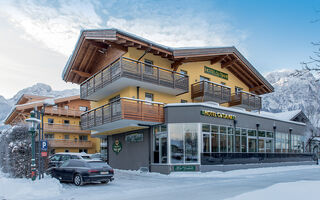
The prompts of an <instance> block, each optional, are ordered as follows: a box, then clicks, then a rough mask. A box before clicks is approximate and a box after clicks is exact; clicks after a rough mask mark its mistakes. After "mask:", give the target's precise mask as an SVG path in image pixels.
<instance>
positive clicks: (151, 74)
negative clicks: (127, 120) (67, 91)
mask: <svg viewBox="0 0 320 200" xmlns="http://www.w3.org/2000/svg"><path fill="white" fill-rule="evenodd" d="M129 86H140V87H143V88H145V89H150V90H153V91H158V92H164V93H167V94H171V95H178V94H182V93H186V92H188V91H189V77H188V75H185V74H181V73H179V72H176V71H171V70H168V69H165V68H161V67H158V66H155V65H151V64H147V63H144V62H140V61H137V60H133V59H130V58H125V57H120V58H119V59H117V60H115V61H114V62H113V63H112V64H110V65H108V66H106V67H105V68H104V69H103V70H101V71H99V72H98V73H96V74H94V75H93V76H91V77H90V78H88V79H87V80H86V81H84V82H83V83H81V85H80V97H81V99H87V100H95V101H98V100H101V99H102V98H104V97H106V96H108V95H111V94H113V93H115V92H117V91H120V90H121V89H123V88H125V87H129Z"/></svg>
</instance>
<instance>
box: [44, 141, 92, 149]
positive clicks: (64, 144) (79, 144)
mask: <svg viewBox="0 0 320 200" xmlns="http://www.w3.org/2000/svg"><path fill="white" fill-rule="evenodd" d="M48 141H49V147H51V148H56V147H66V148H72V147H73V148H91V147H92V142H91V141H83V140H77V141H75V140H60V139H51V140H48Z"/></svg>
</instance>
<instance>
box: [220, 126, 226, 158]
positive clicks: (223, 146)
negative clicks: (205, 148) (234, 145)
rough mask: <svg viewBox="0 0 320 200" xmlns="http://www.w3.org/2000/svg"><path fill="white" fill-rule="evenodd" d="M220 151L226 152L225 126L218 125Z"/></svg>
mask: <svg viewBox="0 0 320 200" xmlns="http://www.w3.org/2000/svg"><path fill="white" fill-rule="evenodd" d="M220 152H227V128H226V127H224V126H220Z"/></svg>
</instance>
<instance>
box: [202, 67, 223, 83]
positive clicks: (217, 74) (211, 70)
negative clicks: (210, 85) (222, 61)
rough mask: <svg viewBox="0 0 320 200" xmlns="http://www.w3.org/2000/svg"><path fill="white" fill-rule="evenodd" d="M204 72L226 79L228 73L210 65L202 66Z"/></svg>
mask: <svg viewBox="0 0 320 200" xmlns="http://www.w3.org/2000/svg"><path fill="white" fill-rule="evenodd" d="M204 73H207V74H211V75H213V76H217V77H219V78H223V79H226V80H228V74H226V73H223V72H220V71H218V70H215V69H212V68H210V67H207V66H204Z"/></svg>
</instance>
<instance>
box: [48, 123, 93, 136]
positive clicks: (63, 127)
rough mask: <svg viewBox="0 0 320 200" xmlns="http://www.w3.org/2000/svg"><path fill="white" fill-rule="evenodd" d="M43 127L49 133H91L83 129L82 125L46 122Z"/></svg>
mask: <svg viewBox="0 0 320 200" xmlns="http://www.w3.org/2000/svg"><path fill="white" fill-rule="evenodd" d="M43 125H44V126H43V128H44V131H45V132H49V133H83V134H90V131H87V130H82V129H81V127H80V125H71V124H50V123H44V124H43Z"/></svg>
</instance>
